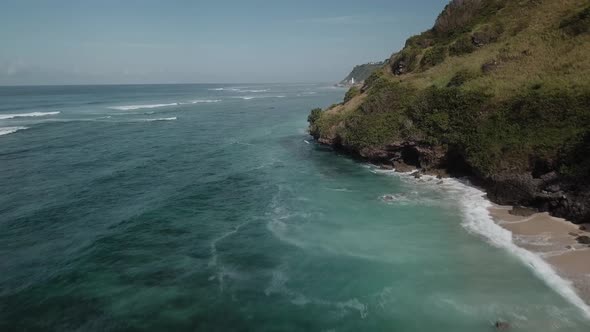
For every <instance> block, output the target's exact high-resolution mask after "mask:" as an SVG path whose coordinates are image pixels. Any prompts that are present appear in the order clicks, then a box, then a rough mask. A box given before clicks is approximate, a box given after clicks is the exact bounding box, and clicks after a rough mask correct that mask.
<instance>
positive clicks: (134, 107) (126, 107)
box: [109, 103, 179, 111]
mask: <svg viewBox="0 0 590 332" xmlns="http://www.w3.org/2000/svg"><path fill="white" fill-rule="evenodd" d="M178 105H179V104H178V103H169V104H152V105H124V106H111V107H109V108H110V109H113V110H118V111H132V110H138V109H144V108H159V107H169V106H178Z"/></svg>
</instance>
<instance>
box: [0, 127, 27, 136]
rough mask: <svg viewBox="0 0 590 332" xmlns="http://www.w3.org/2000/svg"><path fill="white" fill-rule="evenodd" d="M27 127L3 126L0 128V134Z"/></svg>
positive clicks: (14, 131)
mask: <svg viewBox="0 0 590 332" xmlns="http://www.w3.org/2000/svg"><path fill="white" fill-rule="evenodd" d="M25 129H29V128H27V127H3V128H0V136H2V135H8V134H12V133H16V132H17V131H19V130H25Z"/></svg>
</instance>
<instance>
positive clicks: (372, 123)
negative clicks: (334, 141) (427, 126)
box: [344, 112, 405, 149]
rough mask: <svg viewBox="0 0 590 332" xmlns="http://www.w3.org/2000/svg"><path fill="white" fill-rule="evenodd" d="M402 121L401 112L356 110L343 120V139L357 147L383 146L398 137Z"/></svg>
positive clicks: (403, 119)
mask: <svg viewBox="0 0 590 332" xmlns="http://www.w3.org/2000/svg"><path fill="white" fill-rule="evenodd" d="M404 121H405V117H404V116H403V114H400V113H396V112H388V113H372V114H364V113H360V112H357V113H354V114H353V115H352V116H350V117H349V118H348V119H347V120H346V122H345V128H346V130H345V134H344V140H345V142H346V144H347V145H349V146H352V147H354V148H357V149H362V148H365V147H379V146H384V145H386V144H387V143H389V142H392V141H393V140H395V139H396V138H398V137H399V135H400V128H401V127H402V124H403V123H404Z"/></svg>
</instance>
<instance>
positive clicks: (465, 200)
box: [365, 165, 590, 319]
mask: <svg viewBox="0 0 590 332" xmlns="http://www.w3.org/2000/svg"><path fill="white" fill-rule="evenodd" d="M365 167H367V168H369V169H370V170H371V172H373V173H376V174H388V175H396V176H399V177H400V179H402V181H404V182H406V183H412V184H415V185H424V186H430V187H431V188H432V189H435V190H443V191H444V192H445V193H447V194H450V195H447V196H449V197H453V198H454V199H458V202H459V207H460V209H461V212H462V214H463V221H462V226H463V227H464V228H465V229H466V230H467V231H469V232H470V233H472V234H476V235H479V236H483V237H484V238H485V239H486V240H487V242H488V243H490V244H491V245H493V246H495V247H498V248H502V249H505V250H507V251H508V252H510V253H511V254H512V255H514V256H516V257H517V258H518V259H519V260H520V261H521V262H523V263H524V264H525V265H526V266H528V267H529V268H530V269H531V270H532V271H533V273H534V274H535V275H536V276H537V277H539V278H540V279H541V280H543V281H544V282H545V283H546V284H547V285H548V286H549V287H551V288H552V289H553V290H555V291H556V292H557V293H558V294H560V295H561V296H562V297H563V298H565V299H566V300H568V301H569V302H570V303H572V304H573V305H575V306H576V307H578V308H579V309H580V310H581V311H582V313H583V314H584V316H585V317H586V318H588V319H590V307H589V306H588V305H587V304H586V303H585V302H584V301H583V300H582V299H581V298H580V296H579V295H578V294H577V293H576V292H575V290H574V288H573V286H572V283H571V282H570V281H568V280H565V279H563V278H561V277H560V276H559V275H558V274H557V273H556V272H555V271H554V270H553V268H552V267H551V265H550V264H549V263H547V262H546V261H545V260H543V258H542V256H541V255H540V254H536V253H533V252H530V251H528V250H526V249H524V248H521V247H519V246H518V245H516V244H515V243H514V241H513V236H512V232H510V231H508V230H507V229H505V228H502V227H501V226H499V225H498V224H496V223H495V222H494V220H493V219H492V217H491V215H490V212H489V208H490V207H492V203H491V202H490V201H489V200H487V199H486V198H485V195H486V194H485V192H484V191H482V190H480V189H478V188H475V187H473V186H471V185H469V184H466V183H463V182H462V181H460V180H457V179H446V180H444V182H443V183H441V184H438V182H437V181H434V180H436V178H435V177H433V176H428V175H425V176H422V178H421V179H415V178H414V177H413V176H411V175H410V173H396V172H395V171H389V170H379V169H375V166H373V165H365Z"/></svg>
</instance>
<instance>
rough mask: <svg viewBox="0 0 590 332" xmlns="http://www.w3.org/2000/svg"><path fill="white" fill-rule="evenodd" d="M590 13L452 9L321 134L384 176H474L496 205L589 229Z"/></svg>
mask: <svg viewBox="0 0 590 332" xmlns="http://www.w3.org/2000/svg"><path fill="white" fill-rule="evenodd" d="M589 13H590V6H589V5H588V3H587V1H584V0H564V1H551V0H528V1H518V2H517V1H507V0H454V1H451V2H450V4H449V5H448V6H447V7H446V8H445V10H444V11H443V13H441V15H440V16H439V18H438V19H437V21H436V23H435V25H434V27H433V28H432V29H430V30H428V31H426V32H424V33H422V34H420V35H418V36H414V37H411V38H409V39H408V41H407V42H406V46H405V47H404V48H403V49H402V50H401V51H400V52H398V53H395V54H394V55H393V56H392V57H391V59H390V61H389V62H388V63H387V64H385V65H384V66H383V67H382V68H381V69H380V70H378V71H376V72H375V73H374V74H372V75H371V77H369V78H368V79H367V80H366V83H365V85H364V87H363V88H362V89H361V93H360V94H359V95H356V94H355V96H354V97H353V98H348V99H347V100H346V102H344V103H342V104H340V105H336V106H334V107H332V108H330V109H328V110H324V111H320V112H316V114H315V116H314V117H313V118H311V117H310V133H311V134H312V135H313V136H314V137H315V138H316V139H317V140H318V141H319V142H320V143H322V144H328V145H332V146H333V147H335V148H337V149H340V150H342V151H345V152H347V153H350V154H351V155H353V156H355V157H358V158H362V159H365V160H369V161H371V162H373V163H376V164H378V165H382V167H385V168H395V169H397V170H400V171H409V170H411V169H419V170H420V171H421V172H423V173H429V174H435V175H438V176H448V175H450V176H470V177H471V178H472V179H473V180H474V181H477V183H478V184H480V185H482V186H484V187H485V188H486V189H487V191H488V196H489V198H490V199H491V200H492V201H494V202H497V203H500V204H510V205H524V206H530V207H534V208H536V209H538V210H540V211H549V212H551V213H552V214H554V215H556V216H559V217H564V218H567V219H570V220H572V221H574V222H589V221H590V80H588V79H587V77H590V33H589V32H590V15H588V14H589ZM556 54H559V56H554V55H556Z"/></svg>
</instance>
